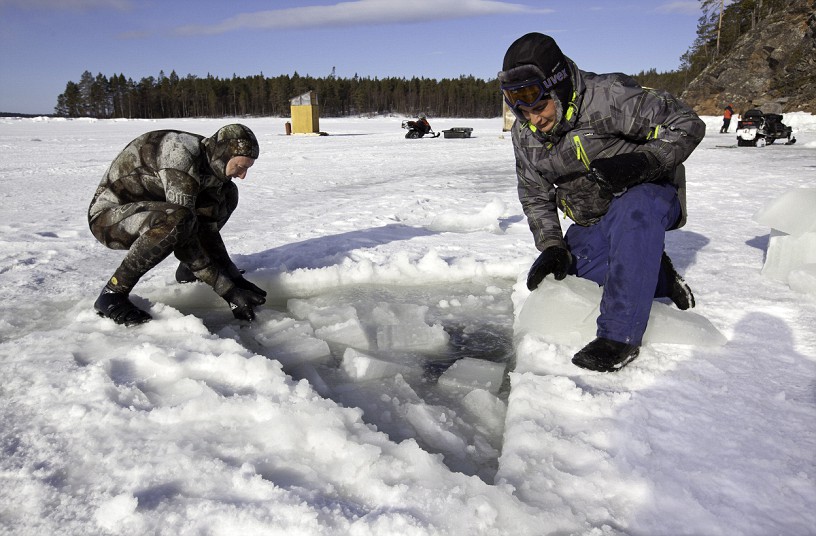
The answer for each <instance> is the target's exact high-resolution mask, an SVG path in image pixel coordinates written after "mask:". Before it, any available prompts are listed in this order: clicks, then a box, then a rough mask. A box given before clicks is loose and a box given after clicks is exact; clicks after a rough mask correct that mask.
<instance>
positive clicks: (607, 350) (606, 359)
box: [572, 337, 640, 372]
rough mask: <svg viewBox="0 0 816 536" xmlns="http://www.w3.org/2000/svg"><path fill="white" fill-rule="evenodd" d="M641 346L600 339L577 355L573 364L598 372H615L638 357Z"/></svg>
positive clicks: (573, 359)
mask: <svg viewBox="0 0 816 536" xmlns="http://www.w3.org/2000/svg"><path fill="white" fill-rule="evenodd" d="M639 352H640V347H639V346H634V345H631V344H626V343H624V342H618V341H613V340H611V339H605V338H603V337H598V338H597V339H595V340H594V341H592V342H591V343H589V344H587V345H586V346H584V348H583V349H582V350H581V351H579V352H578V353H577V354H575V357H573V358H572V364H573V365H576V366H579V367H581V368H585V369H589V370H597V371H598V372H614V371H616V370H619V369H621V368H623V367H625V366H626V365H627V364H628V363H629V362H630V361H632V360H633V359H634V358H636V357H637V356H638V353H639Z"/></svg>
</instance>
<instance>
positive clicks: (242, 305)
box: [222, 283, 266, 322]
mask: <svg viewBox="0 0 816 536" xmlns="http://www.w3.org/2000/svg"><path fill="white" fill-rule="evenodd" d="M250 284H251V283H250ZM253 286H254V285H253ZM261 292H263V291H261ZM222 297H223V298H224V299H225V300H226V301H227V303H228V304H229V306H230V309H232V316H234V317H235V318H237V319H238V320H248V321H250V322H252V321H253V320H255V311H254V310H253V309H252V308H253V307H254V306H256V305H262V304H264V303H266V298H264V297H263V296H261V295H260V294H256V293H255V292H253V291H251V290H247V289H243V288H239V287H237V286H235V287H232V288H231V289H230V290H228V291H227V292H225V293H224V295H223V296H222Z"/></svg>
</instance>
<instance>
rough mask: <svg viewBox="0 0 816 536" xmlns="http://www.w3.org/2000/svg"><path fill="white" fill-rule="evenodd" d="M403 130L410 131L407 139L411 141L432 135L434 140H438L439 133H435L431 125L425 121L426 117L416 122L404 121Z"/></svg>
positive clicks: (421, 117) (406, 135)
mask: <svg viewBox="0 0 816 536" xmlns="http://www.w3.org/2000/svg"><path fill="white" fill-rule="evenodd" d="M402 128H405V129H408V132H407V133H406V134H405V137H406V138H407V139H409V140H415V139H417V138H421V137H423V136H425V135H430V137H432V138H438V137H439V134H440V133H439V132H434V131H433V129H432V128H431V124H430V123H428V120H427V119H425V116H420V117H419V119H417V120H416V121H403V122H402Z"/></svg>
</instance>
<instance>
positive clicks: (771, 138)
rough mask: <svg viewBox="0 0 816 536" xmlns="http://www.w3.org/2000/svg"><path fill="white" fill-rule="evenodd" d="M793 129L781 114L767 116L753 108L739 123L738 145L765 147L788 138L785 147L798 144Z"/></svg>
mask: <svg viewBox="0 0 816 536" xmlns="http://www.w3.org/2000/svg"><path fill="white" fill-rule="evenodd" d="M792 132H793V131H792V129H791V127H789V126H785V124H784V123H783V122H782V116H781V115H780V114H765V113H762V110H758V109H756V108H752V109H750V110H748V111H747V112H745V113H744V114H743V115H742V118H741V119H740V121H738V122H737V145H738V146H740V147H765V145H770V144H772V143H773V142H775V141H776V140H781V139H783V138H786V139H787V140H788V141H787V142H785V145H791V144H793V143H796V138H795V137H793V133H792Z"/></svg>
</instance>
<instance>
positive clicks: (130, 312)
mask: <svg viewBox="0 0 816 536" xmlns="http://www.w3.org/2000/svg"><path fill="white" fill-rule="evenodd" d="M258 153H259V147H258V141H257V140H256V138H255V134H253V133H252V131H251V130H250V129H249V128H247V127H246V126H244V125H240V124H232V125H227V126H225V127H222V128H220V129H219V130H218V132H216V133H215V135H213V136H211V137H209V138H205V137H204V136H200V135H198V134H191V133H189V132H181V131H178V130H157V131H153V132H148V133H146V134H143V135H141V136H139V137H138V138H136V139H135V140H133V141H132V142H130V143H129V144H128V145H127V146H126V147H125V148H124V149H123V150H122V152H121V153H119V155H118V156H117V157H116V158H115V159H114V160H113V162H112V163H111V165H110V167H109V168H108V171H107V172H106V173H105V176H104V177H103V178H102V182H100V183H99V186H98V187H97V189H96V193H95V194H94V196H93V199H92V200H91V205H90V207H89V208H88V224H89V225H90V228H91V232H92V233H93V235H94V236H95V237H96V239H97V240H99V241H100V242H101V243H103V244H105V245H106V246H107V247H109V248H111V249H126V250H128V252H127V254H125V258H124V260H122V263H121V264H120V265H119V267H118V268H117V269H116V271H115V272H114V274H113V276H111V278H110V279H109V280H108V282H107V284H106V285H105V287H104V288H103V289H102V292H101V294H100V295H99V298H97V300H96V302H95V303H94V308H95V309H96V311H97V313H98V314H99V315H100V316H104V317H107V318H110V319H112V320H113V321H114V322H116V323H117V324H124V325H134V324H141V323H144V322H147V321H148V320H150V319H151V317H150V315H149V314H148V313H147V312H145V311H142V310H141V309H139V308H138V307H136V306H135V305H134V304H133V302H131V301H130V298H129V295H130V291H131V290H132V289H133V287H134V286H135V285H136V283H137V282H138V281H139V279H140V278H141V277H142V276H143V275H144V274H146V273H147V272H148V271H149V270H151V269H152V268H153V267H155V266H156V265H157V264H159V263H160V262H161V261H162V260H164V259H165V258H167V257H168V256H169V255H170V254H171V253H174V254H175V256H176V258H178V259H179V260H180V261H181V264H180V265H179V267H178V269H177V271H176V279H177V280H178V281H179V282H182V283H184V282H190V281H195V280H200V281H203V282H204V283H206V284H208V285H210V286H211V287H213V289H214V290H215V292H216V293H217V294H218V295H219V296H221V297H222V298H224V300H225V301H226V302H227V303H228V304H229V306H230V308H231V309H232V313H233V315H234V316H235V318H238V319H241V320H249V321H251V320H253V319H254V318H255V312H254V307H255V306H257V305H260V304H262V303H264V302H265V301H266V299H265V296H266V292H265V291H264V290H262V289H261V288H259V287H258V286H256V285H254V284H253V283H251V282H249V281H247V280H246V279H244V276H243V275H242V273H241V271H240V270H238V268H237V267H236V266H235V264H234V263H233V262H232V261H231V260H230V257H229V254H228V253H227V250H226V248H225V247H224V241H223V240H222V239H221V234H220V232H219V230H220V229H221V227H223V226H224V224H225V223H226V222H227V220H228V219H229V217H230V215H231V214H232V212H233V211H234V210H235V207H236V206H237V205H238V188H237V186H235V184H234V183H233V182H232V179H233V178H239V179H243V178H245V177H246V174H247V170H248V169H249V168H250V167H251V166H252V165H253V164H254V163H255V159H257V158H258Z"/></svg>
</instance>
